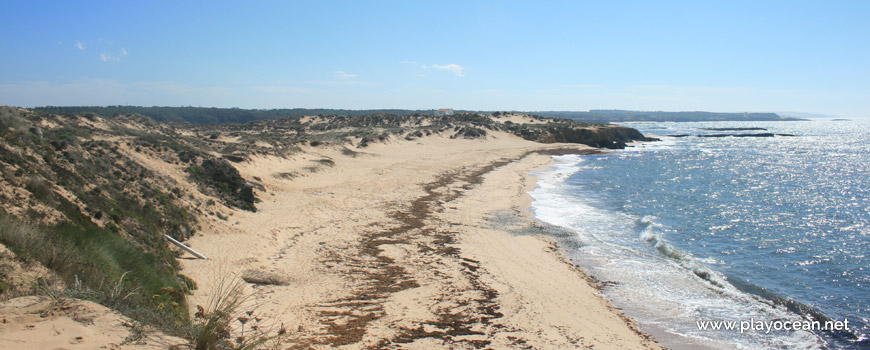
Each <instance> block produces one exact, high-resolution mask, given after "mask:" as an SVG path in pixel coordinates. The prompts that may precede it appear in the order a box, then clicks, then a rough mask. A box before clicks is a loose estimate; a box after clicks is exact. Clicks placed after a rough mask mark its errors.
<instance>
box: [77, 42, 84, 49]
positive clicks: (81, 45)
mask: <svg viewBox="0 0 870 350" xmlns="http://www.w3.org/2000/svg"><path fill="white" fill-rule="evenodd" d="M76 48H78V49H79V50H84V49H85V45H84V44H82V42H81V41H76Z"/></svg>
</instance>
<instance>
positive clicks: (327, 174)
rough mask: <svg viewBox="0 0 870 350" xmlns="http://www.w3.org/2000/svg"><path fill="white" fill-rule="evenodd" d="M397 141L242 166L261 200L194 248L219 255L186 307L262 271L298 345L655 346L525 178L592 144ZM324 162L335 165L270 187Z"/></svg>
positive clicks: (259, 288) (277, 314) (190, 270)
mask: <svg viewBox="0 0 870 350" xmlns="http://www.w3.org/2000/svg"><path fill="white" fill-rule="evenodd" d="M398 143H399V144H391V145H374V146H371V147H369V148H367V149H362V150H357V151H355V152H358V153H357V154H354V155H353V156H348V155H346V154H342V153H341V152H339V151H338V150H328V149H310V150H305V152H303V153H302V154H298V155H296V156H294V159H283V158H281V159H279V158H274V157H271V158H270V157H262V158H256V159H253V160H251V161H249V162H246V163H242V164H239V170H240V172H241V173H242V175H243V176H245V177H253V176H257V177H258V178H260V179H262V180H263V182H264V185H265V189H266V191H264V193H263V194H262V195H261V197H263V202H262V203H261V204H259V205H258V206H259V207H260V210H259V211H258V212H257V213H247V212H241V211H233V212H231V213H229V214H228V216H227V218H228V219H227V220H226V221H221V220H216V219H212V220H210V221H209V222H207V223H204V225H203V230H202V231H201V232H205V233H204V234H203V233H200V234H198V235H197V236H195V237H192V238H191V239H190V240H188V243H189V244H190V245H191V246H192V247H193V248H195V249H197V250H199V251H200V252H202V253H204V254H205V255H207V256H209V258H210V260H188V259H184V260H183V261H182V266H183V270H182V273H184V274H186V275H188V276H190V277H192V278H193V279H194V280H196V281H198V282H199V285H200V288H199V290H198V291H196V292H195V293H194V295H193V296H192V297H191V298H190V299H191V302H190V305H191V307H195V305H197V304H204V303H205V302H206V301H207V300H208V298H209V290H210V288H211V287H212V286H211V284H212V283H213V282H215V281H216V280H217V279H216V278H217V276H226V275H228V274H230V275H231V274H236V275H240V274H243V273H245V272H246V271H255V272H257V273H260V274H269V275H274V276H278V278H279V279H281V280H283V281H285V282H286V283H285V284H280V285H252V286H251V292H252V293H254V295H255V296H256V300H257V304H258V305H259V306H260V307H259V308H258V311H259V312H261V313H262V315H263V316H264V317H265V318H267V319H272V320H274V322H275V323H276V324H283V325H284V326H286V327H287V328H288V329H290V330H295V331H296V332H295V333H294V335H293V339H294V342H293V343H295V344H296V347H298V348H331V347H343V348H348V349H356V348H373V347H374V348H383V347H397V346H398V347H402V348H432V347H452V348H479V347H487V346H489V347H496V348H503V347H531V348H541V349H545V348H564V347H576V346H595V347H596V348H614V349H616V348H635V349H647V348H660V346H659V345H658V344H656V343H655V342H654V341H653V340H652V339H651V338H650V337H649V336H646V335H643V334H642V333H641V332H639V331H638V329H637V327H636V325H635V323H634V321H632V320H631V319H629V318H628V317H626V316H625V315H623V314H622V313H621V312H620V311H619V310H618V309H616V308H615V307H613V306H612V305H610V304H609V303H608V302H607V301H606V300H604V299H603V297H601V296H599V295H597V289H596V288H595V286H594V284H593V283H592V282H591V280H590V279H589V278H588V277H587V275H586V274H585V273H583V272H582V270H581V269H579V268H577V267H576V266H575V265H573V264H572V263H571V262H570V261H569V259H568V258H567V256H566V255H564V254H563V253H562V251H561V250H560V248H559V247H557V246H556V242H555V240H554V239H552V238H550V237H547V236H546V235H545V233H544V232H543V231H541V230H540V225H537V224H535V222H534V220H533V218H532V216H531V212H530V210H529V209H530V204H531V197H530V196H529V194H528V192H529V191H530V190H531V189H532V188H534V186H535V184H536V182H535V179H534V178H533V177H532V176H531V174H530V173H531V172H532V171H533V170H536V169H540V168H542V167H545V166H548V165H549V164H551V163H552V158H551V157H550V156H549V155H546V154H542V153H547V152H551V153H552V152H574V153H578V152H594V151H596V150H595V149H591V148H589V147H586V146H581V145H571V144H555V145H554V144H550V145H544V144H538V143H532V142H528V141H524V140H520V139H518V138H516V137H513V136H511V135H504V134H499V135H496V136H494V137H493V138H491V139H489V140H486V141H477V140H445V139H443V138H438V137H432V138H427V139H426V140H421V141H419V142H404V141H400V142H398ZM317 159H330V160H332V161H333V162H334V166H330V167H323V168H322V169H319V170H317V171H316V173H315V172H312V174H311V175H310V176H305V177H299V178H294V179H291V180H287V179H281V178H278V177H276V176H273V175H274V173H276V172H279V171H287V170H291V169H294V168H300V167H304V166H310V164H311V163H312V162H313V161H317ZM499 216H502V217H507V218H509V219H508V220H501V221H500V222H496V223H495V224H494V223H493V222H491V220H492V219H493V218H497V217H499ZM516 230H520V231H523V230H525V231H524V232H525V233H524V234H514V233H512V232H514V231H516Z"/></svg>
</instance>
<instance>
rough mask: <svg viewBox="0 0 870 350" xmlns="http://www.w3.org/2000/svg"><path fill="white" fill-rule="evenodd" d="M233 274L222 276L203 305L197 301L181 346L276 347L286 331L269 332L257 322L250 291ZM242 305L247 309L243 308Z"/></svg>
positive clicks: (210, 349) (211, 349) (200, 349)
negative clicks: (191, 322)
mask: <svg viewBox="0 0 870 350" xmlns="http://www.w3.org/2000/svg"><path fill="white" fill-rule="evenodd" d="M244 286H245V285H244V283H243V282H242V280H241V279H240V278H239V277H237V276H232V277H226V278H223V279H222V280H221V281H220V282H219V283H218V284H217V286H216V287H215V291H214V292H215V293H214V294H213V295H214V297H213V298H211V300H210V301H209V303H208V305H207V306H206V307H202V306H201V305H197V306H196V308H197V312H196V314H194V319H193V324H192V325H191V329H190V333H189V336H188V340H189V343H187V344H183V345H181V347H182V348H187V349H194V350H219V349H220V350H224V349H227V350H229V349H232V350H253V349H276V348H277V347H278V345H279V344H280V342H281V340H282V339H283V338H285V337H286V335H287V332H286V330H285V329H284V328H283V327H282V328H280V329H279V330H278V331H276V332H272V329H270V328H269V327H264V326H262V325H261V324H260V323H261V321H262V318H260V317H259V315H257V314H256V311H255V309H256V305H253V306H251V304H252V301H253V296H254V295H253V294H249V293H246V292H245V290H244ZM245 308H247V309H249V310H248V311H243V310H244V309H245Z"/></svg>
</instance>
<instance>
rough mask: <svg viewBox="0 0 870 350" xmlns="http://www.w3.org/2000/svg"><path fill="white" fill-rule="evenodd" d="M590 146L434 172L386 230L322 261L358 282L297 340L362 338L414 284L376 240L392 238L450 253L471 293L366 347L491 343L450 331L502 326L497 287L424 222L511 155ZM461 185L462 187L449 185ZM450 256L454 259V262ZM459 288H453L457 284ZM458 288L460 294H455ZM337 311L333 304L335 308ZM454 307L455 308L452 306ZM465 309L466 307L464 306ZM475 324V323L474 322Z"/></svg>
mask: <svg viewBox="0 0 870 350" xmlns="http://www.w3.org/2000/svg"><path fill="white" fill-rule="evenodd" d="M594 152H597V151H596V150H588V151H587V150H582V151H581V150H577V149H571V148H566V149H550V150H539V151H531V152H527V153H525V154H523V155H521V156H519V157H517V158H513V159H502V160H498V161H494V162H492V163H490V164H487V165H485V166H482V167H479V168H464V167H463V168H460V169H456V170H453V171H449V172H445V173H443V174H441V175H439V176H438V177H437V178H436V179H435V181H432V182H430V183H426V184H423V185H422V187H423V191H424V193H425V194H424V195H423V196H421V197H419V198H416V199H415V200H413V201H412V202H410V205H409V206H408V207H407V209H406V210H397V211H394V212H392V213H390V218H391V219H392V220H393V221H394V222H396V223H398V224H399V225H398V226H396V227H393V228H389V229H386V230H375V231H373V232H367V233H364V234H362V239H361V241H360V243H359V245H358V249H359V254H357V255H353V256H343V257H336V258H335V259H334V260H327V261H325V263H327V264H333V265H335V267H340V266H341V265H343V266H351V267H352V269H351V270H350V271H349V274H351V275H352V276H353V278H354V279H355V280H357V281H362V283H361V284H360V285H358V286H355V288H354V290H353V291H352V292H351V295H350V296H349V297H346V298H342V299H339V300H334V301H331V302H327V303H323V304H321V305H318V307H319V308H322V310H321V311H320V312H319V314H320V316H321V318H322V319H323V320H324V322H323V323H324V324H325V325H326V332H325V334H321V335H320V336H319V337H318V338H317V339H315V340H312V341H311V342H308V343H307V344H298V345H299V346H298V347H299V348H305V347H308V346H310V345H312V344H324V345H330V346H342V345H348V344H354V343H357V342H359V341H361V340H362V339H363V337H364V336H365V333H366V328H367V327H368V325H369V324H370V323H371V322H373V321H375V320H378V319H380V318H381V317H383V316H385V311H384V305H383V304H384V302H385V301H386V300H387V298H388V297H389V296H390V295H391V294H394V293H397V292H400V291H403V290H407V289H410V288H416V287H419V284H418V283H417V281H416V280H414V278H413V276H411V275H410V274H409V273H408V272H407V271H406V270H405V268H404V267H402V266H401V265H399V264H398V263H396V262H395V261H394V260H393V259H392V258H390V257H387V256H383V255H381V253H382V252H383V250H382V249H381V246H383V245H390V244H411V245H416V246H417V248H418V252H416V253H417V254H421V255H425V254H430V255H434V256H435V257H436V258H437V259H456V260H458V262H459V264H460V265H462V266H463V267H464V268H463V270H462V272H463V277H464V278H465V279H466V280H467V282H468V283H469V284H470V285H471V286H472V288H471V289H470V290H472V291H475V293H473V294H474V295H475V297H472V298H466V299H463V300H460V301H459V305H458V306H457V307H450V308H445V309H444V310H433V311H434V312H435V314H436V315H437V318H436V319H434V320H429V321H426V322H424V323H423V324H420V325H419V326H418V327H416V328H411V329H401V330H400V332H399V333H398V334H397V335H396V336H395V337H393V338H392V339H383V340H381V341H380V342H378V343H377V344H375V345H373V346H372V348H383V347H386V346H389V345H390V344H394V345H395V344H403V343H410V342H413V341H414V340H416V339H421V338H436V339H441V340H443V341H445V342H447V343H454V344H455V343H459V342H464V343H466V344H468V345H471V346H473V347H475V348H484V347H486V346H487V345H489V343H490V342H489V341H488V340H471V339H463V340H457V339H455V338H454V337H456V336H465V335H485V333H483V332H481V331H479V330H476V329H484V328H487V327H488V328H489V329H506V327H504V326H502V325H499V324H495V323H494V322H493V320H495V319H498V318H501V317H502V316H503V315H502V314H501V313H500V312H499V311H498V304H497V303H496V300H495V299H496V297H497V296H498V293H497V292H496V291H495V290H493V289H492V288H489V287H487V286H486V285H485V284H484V283H483V282H482V281H481V280H480V277H479V276H480V275H479V273H480V271H479V270H480V269H481V267H480V265H479V262H477V261H475V260H472V259H467V258H462V257H461V256H460V252H459V249H458V248H457V247H455V243H456V232H450V231H447V230H439V229H436V228H435V227H436V226H438V225H433V224H427V220H433V219H434V218H433V217H432V214H433V213H436V212H440V211H443V209H444V204H446V203H449V202H451V201H453V200H455V199H457V198H459V197H461V196H462V195H463V194H464V191H466V190H469V189H471V188H473V187H475V186H477V185H478V184H480V183H481V182H482V181H483V176H484V175H485V174H487V173H489V172H491V171H492V170H494V169H496V168H499V167H501V166H503V165H506V164H508V163H511V162H513V161H517V160H520V159H522V158H525V157H526V156H527V155H529V154H531V153H540V154H546V155H554V154H590V153H594ZM451 187H459V188H461V189H462V190H461V191H455V190H452V189H451ZM454 261H455V260H454ZM457 291H458V290H457ZM455 294H458V293H455ZM336 308H337V309H339V310H336ZM457 309H458V310H457ZM469 311H470V312H469ZM424 325H429V326H432V327H431V328H434V329H435V330H434V331H426V330H425V329H424ZM476 326H481V327H476ZM524 343H525V341H524V340H522V339H517V340H516V341H515V345H517V346H518V347H524V346H525V344H524Z"/></svg>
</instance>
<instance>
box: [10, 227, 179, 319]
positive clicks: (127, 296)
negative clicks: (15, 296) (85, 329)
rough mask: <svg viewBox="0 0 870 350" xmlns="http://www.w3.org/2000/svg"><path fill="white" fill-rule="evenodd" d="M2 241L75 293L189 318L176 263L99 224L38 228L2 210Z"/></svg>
mask: <svg viewBox="0 0 870 350" xmlns="http://www.w3.org/2000/svg"><path fill="white" fill-rule="evenodd" d="M0 243H3V244H4V245H6V246H7V247H8V248H9V249H10V250H12V251H13V252H14V253H15V254H16V255H17V256H18V257H19V258H21V259H23V260H25V261H38V262H39V263H41V264H42V265H44V266H45V267H47V268H49V269H51V270H53V271H54V272H56V273H57V275H58V276H59V277H60V278H62V279H63V280H64V281H65V282H66V285H67V286H69V288H68V290H67V291H66V293H67V294H69V295H70V296H75V297H80V298H85V299H90V300H94V301H97V302H99V303H101V304H104V305H106V306H108V307H111V308H114V309H116V310H118V311H121V312H122V313H125V314H128V315H129V316H132V317H134V318H136V319H139V320H143V321H146V322H149V323H156V324H158V325H163V326H172V325H175V326H177V325H182V324H184V323H186V322H187V320H188V317H187V311H186V310H187V308H186V305H185V302H184V300H185V298H184V291H185V290H186V289H185V288H184V287H183V286H181V285H180V284H179V281H178V279H177V278H176V274H175V272H174V271H173V270H172V269H171V267H169V266H166V265H165V264H163V263H161V261H160V259H159V258H158V257H157V256H155V255H154V254H151V253H147V252H145V251H143V250H142V249H140V248H138V247H136V246H134V245H132V244H130V243H129V242H127V241H126V240H125V239H124V238H122V237H121V236H119V235H117V234H115V233H112V232H110V231H107V230H103V229H101V228H99V227H97V226H95V225H93V226H82V225H75V224H72V223H68V222H67V223H61V224H58V225H55V226H52V227H36V226H33V225H31V224H28V223H26V222H23V221H21V220H18V219H16V218H14V217H12V216H8V215H0Z"/></svg>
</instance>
